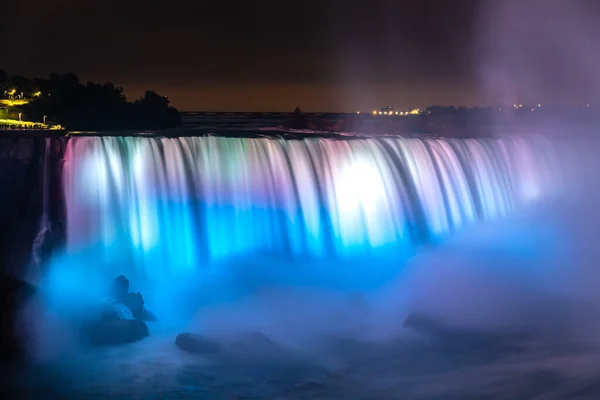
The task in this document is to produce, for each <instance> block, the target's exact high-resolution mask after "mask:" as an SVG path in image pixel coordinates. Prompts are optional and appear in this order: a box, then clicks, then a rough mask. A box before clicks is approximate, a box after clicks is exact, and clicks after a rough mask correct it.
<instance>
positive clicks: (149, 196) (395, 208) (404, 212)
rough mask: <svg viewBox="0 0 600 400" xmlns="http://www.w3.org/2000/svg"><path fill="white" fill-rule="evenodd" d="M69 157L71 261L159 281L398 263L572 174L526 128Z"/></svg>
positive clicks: (112, 149) (192, 143)
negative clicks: (260, 262)
mask: <svg viewBox="0 0 600 400" xmlns="http://www.w3.org/2000/svg"><path fill="white" fill-rule="evenodd" d="M65 160H66V161H65V166H64V188H65V189H64V190H65V198H66V205H67V217H68V228H67V233H68V249H67V250H68V254H69V257H70V259H74V257H76V256H77V255H78V254H79V256H80V257H83V258H84V259H86V264H88V266H87V267H86V268H87V269H88V270H90V269H91V270H95V273H96V274H97V275H99V276H107V277H108V276H111V277H112V276H116V275H117V274H120V273H125V274H126V275H128V276H135V277H139V278H140V279H146V280H159V281H160V280H164V279H169V278H172V277H177V276H179V277H182V276H189V275H190V274H194V273H195V272H197V271H204V272H203V274H204V275H205V276H209V275H210V273H214V271H213V270H214V269H215V267H214V266H215V265H219V263H221V264H222V263H225V264H227V263H229V264H232V263H233V264H236V265H239V264H244V263H246V264H247V263H248V260H257V259H259V258H260V259H267V260H272V261H269V262H265V263H264V264H265V265H266V264H269V263H270V264H273V265H278V266H277V267H274V271H275V272H273V274H275V275H277V274H281V271H277V268H279V269H281V268H284V270H285V269H286V268H287V269H288V270H289V269H293V268H302V267H297V266H295V265H301V266H302V265H304V266H306V265H307V264H311V265H321V267H319V268H321V273H316V274H313V275H317V276H318V275H320V274H321V275H327V274H326V270H327V266H330V268H329V270H332V269H334V271H330V272H333V276H334V275H336V274H342V275H344V274H345V275H347V276H349V271H350V270H351V269H352V268H355V269H357V268H359V267H358V266H357V267H352V263H348V262H347V261H348V260H352V261H353V263H354V264H357V265H359V264H360V265H361V268H363V269H366V270H371V271H373V270H376V269H377V268H380V269H379V272H380V271H382V270H384V269H385V268H384V267H378V266H377V265H381V264H385V263H382V262H377V264H376V265H373V263H369V262H368V261H365V262H360V261H357V260H369V259H371V258H373V257H377V258H378V259H384V260H388V261H389V260H390V259H392V260H394V261H396V262H398V261H399V260H402V259H404V258H406V256H407V255H410V254H412V253H413V252H414V250H415V248H417V247H418V246H420V245H423V244H426V243H435V242H437V241H439V240H441V239H443V238H444V237H446V236H447V235H448V234H450V233H452V232H454V231H457V230H460V229H462V228H463V227H464V226H468V225H470V224H474V223H477V222H478V221H488V220H494V219H498V218H501V217H503V216H506V215H508V214H510V213H511V212H513V211H514V210H516V209H519V208H520V207H523V206H526V205H528V204H531V203H532V202H535V201H536V200H537V199H539V198H542V197H543V196H545V195H547V194H549V193H551V192H552V191H554V190H556V188H557V186H558V182H559V179H558V176H557V175H556V174H555V173H554V172H553V171H554V169H553V167H552V163H553V162H554V155H553V153H552V151H551V147H550V146H549V145H548V143H547V142H546V141H545V140H543V139H542V138H540V137H529V138H524V137H519V136H507V137H503V138H501V139H500V138H477V139H475V138H473V139H436V138H424V139H420V138H402V137H385V138H379V139H374V138H357V139H353V140H338V139H322V138H308V139H303V140H283V139H276V138H257V139H256V138H253V139H250V138H223V137H181V138H160V137H150V138H149V137H74V138H71V139H70V141H69V144H68V147H67V151H66V156H65ZM231 260H233V261H231ZM240 260H245V261H240ZM282 260H283V261H282ZM332 260H346V264H343V265H344V266H343V267H341V268H344V269H346V271H339V270H337V271H335V269H336V268H338V269H339V268H340V267H331V265H333V264H334V263H333V262H332ZM388 263H389V262H388ZM281 264H287V267H286V266H281ZM336 265H339V263H338V264H336ZM257 268H258V269H262V270H266V269H267V267H266V266H262V267H257ZM390 268H391V267H390ZM396 268H397V265H396ZM209 271H210V272H209ZM358 275H359V276H360V274H358ZM307 276H308V275H307ZM362 276H363V277H364V276H365V275H364V274H363V275H362ZM324 279H325V278H324ZM327 279H329V278H326V280H327ZM331 279H333V280H335V278H333V277H332V278H331ZM363 279H364V278H363Z"/></svg>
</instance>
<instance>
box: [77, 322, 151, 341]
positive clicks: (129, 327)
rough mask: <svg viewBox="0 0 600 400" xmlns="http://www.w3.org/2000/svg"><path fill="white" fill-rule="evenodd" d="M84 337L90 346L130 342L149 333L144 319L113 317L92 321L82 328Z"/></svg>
mask: <svg viewBox="0 0 600 400" xmlns="http://www.w3.org/2000/svg"><path fill="white" fill-rule="evenodd" d="M83 335H84V338H85V339H86V340H87V342H88V343H89V344H91V345H92V346H105V345H116V344H123V343H132V342H135V341H138V340H140V339H143V338H145V337H146V336H148V335H149V332H148V326H147V325H146V323H145V322H144V321H139V320H136V319H114V320H102V321H94V322H91V323H89V324H87V325H86V326H85V327H84V330H83Z"/></svg>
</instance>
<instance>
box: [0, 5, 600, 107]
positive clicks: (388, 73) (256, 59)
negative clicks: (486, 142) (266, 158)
mask: <svg viewBox="0 0 600 400" xmlns="http://www.w3.org/2000/svg"><path fill="white" fill-rule="evenodd" d="M524 1H525V3H527V2H530V3H535V2H536V1H534V0H532V1H529V0H524ZM540 1H541V0H537V3H538V5H537V6H535V7H533V6H532V7H530V9H528V10H527V9H525V11H523V10H521V9H519V10H515V9H514V8H508V6H506V5H507V4H512V6H511V7H522V6H519V5H518V4H517V3H523V2H522V1H521V2H513V1H511V0H506V1H500V2H499V3H502V4H504V6H502V7H500V9H498V7H497V6H494V7H492V6H491V5H490V4H492V2H489V1H484V0H482V1H477V0H456V1H454V0H438V1H436V0H413V1H402V0H396V1H393V0H387V1H386V0H372V1H363V2H357V1H351V0H348V1H343V0H323V1H310V0H304V1H298V2H291V1H260V0H258V1H256V2H250V1H210V2H209V1H201V0H170V1H166V2H160V3H158V2H149V1H147V0H145V1H141V0H119V1H115V0H103V1H94V2H92V1H89V2H88V1H81V0H54V1H47V0H19V1H13V2H10V3H9V4H8V5H3V8H4V11H6V12H7V14H6V15H10V16H11V18H9V19H4V20H3V24H2V25H1V27H0V31H1V32H2V34H3V37H4V38H5V39H4V40H3V45H2V46H0V67H2V68H4V69H6V70H7V72H9V73H11V74H20V75H26V76H44V75H47V74H48V73H50V72H67V71H73V72H75V73H76V74H77V75H79V76H80V78H81V79H82V80H84V81H85V80H94V81H108V80H110V81H113V82H115V83H117V84H119V85H121V86H123V87H125V89H126V92H127V94H128V95H130V96H138V95H140V94H141V92H142V90H144V89H146V88H152V89H155V90H157V91H159V92H160V93H161V94H164V95H167V96H169V98H170V99H171V100H172V101H173V102H174V104H175V105H176V106H177V107H178V108H180V109H182V110H231V111H240V110H244V111H265V110H269V111H276V110H283V111H287V110H292V109H293V108H294V107H295V106H297V105H298V106H300V107H301V108H302V109H304V110H307V111H310V110H319V111H353V110H357V109H362V110H368V109H372V108H373V107H377V106H383V105H385V104H394V105H396V106H412V105H414V106H424V105H428V104H434V103H435V104H449V103H453V104H467V105H470V104H475V103H478V102H479V103H482V102H490V101H494V102H495V101H497V100H504V101H512V100H514V101H518V100H528V98H527V96H532V97H536V98H535V99H533V98H532V99H531V100H532V101H535V102H537V101H542V100H541V99H539V98H540V97H545V98H544V99H543V100H544V101H546V100H548V101H550V100H551V99H550V97H552V100H555V99H554V98H555V97H558V95H562V90H564V87H563V86H565V85H566V84H564V85H563V84H562V83H561V85H559V86H560V88H554V87H553V88H552V89H551V90H546V89H544V90H538V86H541V85H542V83H536V87H535V88H528V90H527V91H525V93H521V91H520V89H519V88H522V87H523V84H522V83H523V82H531V81H532V76H539V74H538V69H539V68H540V65H542V66H543V67H544V68H546V66H547V65H548V64H552V65H554V64H556V63H555V62H553V60H554V58H556V57H558V56H555V55H554V53H557V54H559V55H560V59H562V60H564V59H565V58H566V59H567V60H571V61H572V59H573V58H576V56H577V54H575V55H573V54H571V53H572V52H573V51H572V50H568V54H566V55H565V51H567V50H564V49H571V48H572V47H573V45H572V43H570V44H569V43H563V42H561V43H559V44H558V45H554V46H552V45H551V44H548V43H552V40H554V39H556V38H559V37H563V36H562V35H560V36H559V35H558V34H557V33H556V32H557V30H558V31H560V29H561V28H560V26H562V25H561V24H563V25H564V24H566V23H567V22H568V23H569V24H568V25H564V26H562V29H563V30H564V29H571V30H572V29H573V26H577V27H578V30H581V29H580V28H579V27H581V26H587V25H586V24H585V23H582V22H581V21H579V19H578V18H580V15H585V16H587V18H589V19H590V21H588V22H590V26H591V25H594V24H592V23H591V22H592V19H591V17H589V16H590V15H591V14H590V10H591V9H592V7H593V6H594V3H598V2H594V1H593V0H589V1H586V0H581V1H579V0H573V1H572V2H567V1H564V2H560V1H559V0H547V1H546V2H542V4H544V7H543V12H541V13H540V8H539V3H540ZM575 2H579V3H581V6H580V7H579V8H580V10H578V11H577V13H576V14H574V15H576V16H575V17H574V18H572V20H568V18H567V19H565V18H563V16H564V15H565V10H563V9H562V8H561V7H563V8H564V6H560V5H558V6H555V7H554V9H552V7H547V6H546V5H547V4H549V3H552V4H555V5H556V4H561V3H562V4H563V5H564V4H571V5H572V4H573V3H575ZM515 4H517V5H516V6H515ZM546 9H550V11H548V12H546ZM570 9H571V10H572V9H573V7H572V6H571V7H570ZM597 9H598V7H594V10H597ZM582 10H583V12H581V11H582ZM569 12H571V11H569ZM546 14H547V15H546ZM595 15H596V17H597V14H595ZM518 16H521V17H518ZM546 17H547V18H546ZM544 18H546V19H544ZM557 19H560V21H559V22H557ZM565 20H567V22H565ZM593 22H595V21H593ZM540 24H541V25H540ZM557 24H558V25H557ZM538 25H539V26H538ZM598 25H600V24H598ZM590 29H591V28H590ZM515 31H518V32H521V31H523V32H524V33H523V34H524V35H525V36H527V37H529V36H531V35H530V34H531V32H533V35H534V36H535V35H538V36H535V40H534V39H533V38H532V39H531V40H530V41H527V40H524V39H523V38H522V37H521V36H519V37H517V36H515V35H514V32H515ZM536 32H537V33H536ZM577 34H578V36H577V37H576V38H575V39H574V40H575V41H578V40H579V39H580V36H581V35H583V36H585V38H584V39H589V38H591V37H592V35H595V34H596V30H593V29H592V31H589V30H587V31H585V30H584V31H583V33H581V32H578V33H577ZM519 35H521V33H519ZM499 38H500V40H499ZM503 38H506V40H504V39H503ZM503 40H504V41H503ZM561 40H562V39H561ZM589 42H590V43H592V42H594V41H593V40H589ZM540 43H545V47H544V48H543V49H541V50H540V49H538V47H540ZM513 44H516V45H514V46H513ZM532 46H533V49H534V50H535V51H532ZM589 46H592V47H590V48H585V50H586V51H590V50H596V48H595V47H593V46H595V45H594V44H590V45H589ZM515 47H516V48H517V50H513V48H515ZM542 47H543V46H542ZM506 48H509V49H510V51H507V50H506ZM557 48H558V50H560V51H557ZM563 48H564V49H563ZM490 49H493V50H494V51H493V54H491V51H490ZM577 49H578V51H579V48H577ZM538 50H539V51H542V52H543V53H536V52H537V51H538ZM550 53H552V54H553V55H552V56H551V57H550V56H549V54H550ZM532 54H533V55H532ZM598 54H600V52H599V53H598ZM548 57H550V58H548ZM507 60H508V62H507ZM540 60H542V61H540ZM577 60H579V59H577ZM577 60H576V61H577ZM595 61H596V60H595V59H594V60H591V61H586V65H587V66H589V68H588V69H589V70H593V69H594V68H595V66H596V64H595ZM579 62H581V60H579ZM567 64H569V65H571V64H573V63H572V62H570V63H565V65H567ZM523 65H525V67H526V68H524V67H523ZM565 65H561V67H560V68H558V67H556V68H558V70H557V71H553V72H552V71H550V72H549V75H548V76H549V77H551V79H552V80H553V81H555V80H556V79H557V74H558V76H559V79H558V80H559V81H560V82H562V80H561V79H562V78H561V76H562V75H561V74H563V70H564V69H565V68H566V67H565ZM592 67H594V68H592ZM523 69H526V70H527V71H528V73H527V74H522V73H521V71H522V70H523ZM572 72H573V71H569V74H570V75H572ZM585 73H586V74H587V73H588V71H587V69H586V71H585ZM563 75H564V74H563ZM579 75H581V72H580V73H579ZM586 76H587V75H586ZM482 80H483V81H484V82H482ZM498 82H502V83H501V84H500V86H501V89H498ZM571 86H572V85H571ZM581 86H586V85H583V84H582V85H581ZM506 87H510V90H507V89H506ZM586 87H587V86H586ZM488 89H489V90H488ZM586 96H587V97H586ZM574 97H586V98H585V99H582V100H583V101H587V100H589V99H588V98H589V97H590V95H589V94H585V96H583V95H582V93H575V96H574Z"/></svg>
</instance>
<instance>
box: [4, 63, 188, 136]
mask: <svg viewBox="0 0 600 400" xmlns="http://www.w3.org/2000/svg"><path fill="white" fill-rule="evenodd" d="M0 89H1V90H2V92H1V95H3V96H4V97H7V96H9V95H10V93H16V94H13V95H12V96H13V97H14V96H15V95H16V96H19V97H20V96H21V93H22V96H23V98H24V99H28V100H29V101H28V102H27V104H23V105H17V106H16V107H17V108H18V111H19V112H21V113H22V114H23V118H24V119H25V118H26V119H27V120H30V121H42V120H43V119H44V117H46V120H47V121H48V122H53V123H56V124H60V125H62V126H64V127H66V128H67V129H69V130H111V129H166V128H173V127H177V126H179V125H180V123H181V117H180V114H179V111H178V110H177V109H176V108H175V107H173V106H171V105H170V101H169V99H168V98H167V97H164V96H161V95H159V94H158V93H156V92H154V91H152V90H148V91H146V92H145V94H144V95H143V96H142V97H141V98H139V99H137V100H135V101H128V100H127V98H126V97H125V94H124V91H123V88H122V87H119V86H116V85H115V84H114V83H111V82H107V83H95V82H87V83H85V84H83V83H81V82H80V80H79V78H78V77H77V76H76V75H75V74H73V73H66V74H56V73H53V74H50V75H49V77H48V78H36V79H28V78H25V77H22V76H18V75H15V76H9V75H8V74H7V73H6V72H5V71H3V70H1V69H0Z"/></svg>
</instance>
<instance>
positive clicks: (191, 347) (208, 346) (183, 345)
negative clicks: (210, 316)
mask: <svg viewBox="0 0 600 400" xmlns="http://www.w3.org/2000/svg"><path fill="white" fill-rule="evenodd" d="M175 344H176V345H177V347H179V348H180V349H181V350H183V351H187V352H189V353H193V354H197V355H214V354H217V353H220V352H221V350H222V349H221V345H220V344H219V343H217V342H215V341H214V340H211V339H208V338H206V337H204V336H202V335H200V334H196V333H180V334H179V335H177V338H176V339H175Z"/></svg>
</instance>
